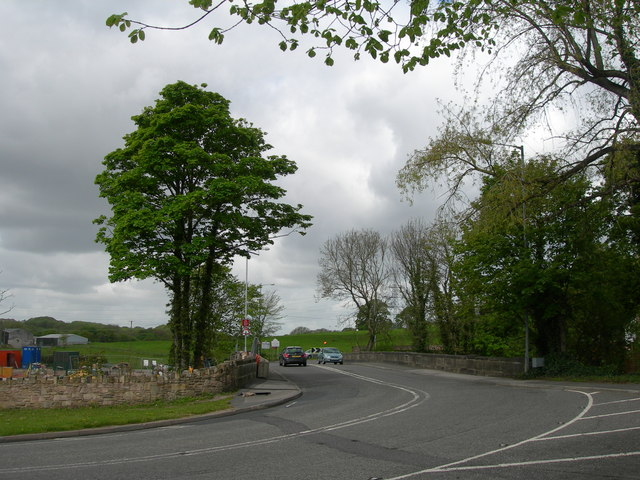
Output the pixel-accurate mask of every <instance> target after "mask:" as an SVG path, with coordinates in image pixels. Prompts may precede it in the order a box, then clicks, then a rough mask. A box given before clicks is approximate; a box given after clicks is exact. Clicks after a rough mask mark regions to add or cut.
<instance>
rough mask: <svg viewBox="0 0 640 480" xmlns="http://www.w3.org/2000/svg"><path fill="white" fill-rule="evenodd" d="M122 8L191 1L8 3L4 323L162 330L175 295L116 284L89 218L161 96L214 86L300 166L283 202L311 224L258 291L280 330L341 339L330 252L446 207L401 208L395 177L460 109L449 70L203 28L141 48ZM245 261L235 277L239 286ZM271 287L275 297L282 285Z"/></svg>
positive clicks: (136, 13) (281, 250) (148, 286)
mask: <svg viewBox="0 0 640 480" xmlns="http://www.w3.org/2000/svg"><path fill="white" fill-rule="evenodd" d="M124 11H127V12H129V14H130V17H131V18H136V19H143V20H145V21H147V22H148V23H153V24H160V25H169V26H179V25H183V24H185V23H188V22H189V21H191V20H193V18H194V17H195V14H196V11H195V10H194V9H193V8H192V7H190V6H189V5H188V3H187V0H184V1H176V0H152V1H151V0H146V1H142V0H136V1H119V0H118V1H117V0H74V1H68V2H50V1H47V0H31V1H28V2H26V1H24V0H2V2H0V16H1V18H3V20H4V21H3V29H2V32H1V33H0V70H1V71H2V72H3V73H2V75H1V76H0V111H1V112H2V114H1V115H0V162H1V166H2V170H1V172H0V290H8V291H9V293H10V294H11V298H9V299H8V300H5V302H3V304H2V305H0V312H1V311H4V310H6V309H7V308H9V307H11V306H13V309H12V311H11V312H9V313H6V314H5V315H4V317H6V318H15V319H17V320H25V319H28V318H31V317H35V316H43V315H49V316H53V317H55V318H56V319H58V320H62V321H65V322H71V321H74V320H84V321H96V322H102V323H109V324H116V325H122V326H128V325H130V324H133V325H135V326H143V327H151V326H156V325H159V324H163V323H166V321H167V317H166V315H165V304H166V302H167V296H166V293H165V291H164V290H163V288H162V287H161V286H160V285H157V284H154V283H153V282H152V281H144V282H129V283H119V284H110V283H109V281H108V279H107V269H108V257H107V255H106V254H105V253H104V251H103V247H102V246H101V245H99V244H96V243H95V242H94V238H95V234H96V227H95V225H93V224H92V220H93V219H94V218H96V217H97V216H99V215H101V214H105V213H108V207H107V204H106V202H105V201H104V200H103V199H100V198H98V190H97V187H96V186H95V185H94V178H95V176H96V175H97V174H98V173H99V172H100V171H101V168H102V165H101V162H102V159H103V158H104V156H105V155H106V154H107V153H109V152H111V151H112V150H114V149H116V148H118V147H120V146H122V145H123V140H122V137H123V135H125V134H126V133H128V132H130V131H132V130H133V129H134V125H133V123H132V121H131V116H132V115H136V114H138V113H139V112H140V111H141V110H142V109H143V108H144V107H145V106H148V105H152V104H153V103H154V101H155V99H157V98H158V93H159V91H160V90H161V89H162V88H163V87H164V86H165V85H167V84H169V83H173V82H175V81H177V80H183V81H185V82H188V83H190V84H200V83H203V82H204V83H207V84H208V89H209V90H212V91H217V92H218V93H220V94H221V95H223V96H224V97H225V98H227V99H228V100H230V101H231V112H232V115H233V116H234V117H242V118H246V119H247V120H249V121H251V122H253V123H254V124H255V125H256V126H258V127H260V128H261V129H262V130H264V131H265V132H266V133H267V141H268V142H269V143H270V144H271V145H273V146H274V152H273V153H279V154H286V155H287V156H288V157H289V158H290V159H292V160H294V161H296V162H297V164H298V167H299V169H298V172H297V173H296V174H295V175H293V176H291V177H289V178H287V179H286V181H285V186H286V188H287V191H288V197H287V201H288V202H290V203H301V204H303V205H304V212H305V213H308V214H311V215H313V216H314V226H313V227H312V228H311V229H310V230H309V232H308V234H307V235H306V236H298V235H296V236H293V237H287V238H282V239H279V240H278V241H277V243H276V244H275V245H274V246H272V247H270V249H269V250H268V251H263V252H261V253H260V255H259V256H258V257H254V258H252V259H251V260H250V261H249V262H248V267H249V268H248V276H249V281H250V282H251V283H262V284H265V285H270V286H268V287H265V289H267V288H268V289H273V290H275V291H276V292H277V294H278V295H279V296H280V297H281V299H282V304H283V305H284V307H285V311H284V315H285V318H284V319H283V322H284V325H283V328H282V331H281V333H288V332H289V331H290V330H291V329H292V328H294V327H297V326H307V327H309V328H320V327H324V328H330V329H335V328H342V326H343V325H342V324H341V323H340V321H341V319H343V318H344V317H345V315H346V313H348V310H346V309H345V308H344V307H342V306H341V305H340V304H337V303H335V302H332V301H329V300H321V301H319V302H318V301H316V299H315V290H316V276H317V273H318V252H319V248H320V246H321V245H322V244H323V243H324V242H325V241H326V240H327V239H328V238H330V237H332V236H335V235H336V234H339V233H342V232H345V231H347V230H349V229H360V228H373V229H377V230H379V231H381V232H383V233H388V232H391V231H393V230H396V229H398V228H399V227H400V226H401V225H402V224H403V223H405V222H406V221H407V220H408V219H410V218H412V217H422V218H427V219H431V218H433V216H434V212H435V210H436V208H437V206H438V205H439V203H440V201H441V198H440V196H439V195H438V194H437V193H432V192H426V193H425V194H423V195H421V196H419V197H416V199H415V202H414V204H413V205H410V204H409V203H407V202H403V201H402V197H401V195H400V193H399V191H398V190H397V188H396V186H395V176H396V173H397V171H398V169H400V168H401V167H402V166H403V165H404V162H405V160H406V158H407V155H408V154H410V153H411V152H413V150H415V149H417V148H421V147H423V146H424V145H425V144H426V143H427V139H428V137H429V136H432V135H434V134H435V133H436V128H437V126H438V124H439V122H440V120H439V118H438V104H437V99H440V100H443V101H445V102H446V101H448V100H450V99H452V98H455V95H456V92H455V90H454V88H453V77H452V65H450V64H448V63H447V62H446V61H439V62H436V63H434V64H433V65H430V66H429V67H428V68H423V69H421V70H419V71H417V72H413V73H410V74H407V75H404V74H403V73H402V72H401V70H400V68H399V67H398V66H396V65H395V64H388V65H382V64H377V63H375V62H372V61H368V60H361V61H359V62H354V61H353V60H352V59H351V57H350V56H349V55H348V54H344V55H337V56H336V65H334V66H333V67H326V66H324V64H323V62H322V58H320V57H321V55H318V57H316V58H315V59H309V58H308V57H307V56H306V55H305V54H304V51H303V49H300V50H299V51H296V52H293V53H292V52H287V53H283V52H281V51H280V50H279V48H278V46H277V45H278V42H279V37H278V36H277V35H276V34H275V33H274V32H273V31H272V30H270V29H268V28H264V27H259V26H244V27H242V28H240V29H237V30H235V31H233V32H231V33H229V34H227V38H226V40H225V43H224V44H223V45H221V46H219V45H214V44H212V43H210V42H209V41H208V40H207V38H206V37H207V31H208V29H207V27H206V26H203V27H202V28H193V29H190V30H188V31H184V32H178V33H169V32H166V33H165V32H157V31H151V32H148V34H147V40H146V41H145V42H142V43H139V44H136V45H131V44H130V43H129V41H128V39H127V37H126V35H124V34H121V33H119V32H117V31H115V30H110V29H108V28H107V27H106V26H105V19H106V18H107V17H108V16H109V15H110V14H112V13H121V12H124ZM245 267H246V264H245V261H244V260H241V261H238V262H237V265H236V266H235V267H234V272H235V273H236V274H237V275H238V276H239V278H240V279H241V280H244V276H245ZM272 284H273V285H272Z"/></svg>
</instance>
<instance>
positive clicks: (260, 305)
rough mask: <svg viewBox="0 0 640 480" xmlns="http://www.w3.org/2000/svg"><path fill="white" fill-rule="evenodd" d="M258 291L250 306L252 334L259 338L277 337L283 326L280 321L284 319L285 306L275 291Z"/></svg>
mask: <svg viewBox="0 0 640 480" xmlns="http://www.w3.org/2000/svg"><path fill="white" fill-rule="evenodd" d="M258 290H259V291H258V293H257V295H256V296H255V298H253V300H252V302H251V304H250V305H249V311H250V312H251V317H252V322H251V330H252V333H253V334H254V335H256V336H258V337H262V336H271V335H275V333H276V332H277V331H278V330H279V329H280V327H281V326H282V322H280V321H279V320H280V319H281V318H282V312H283V311H284V305H282V304H281V303H280V296H279V295H278V294H277V293H276V292H275V291H268V292H265V293H262V289H261V288H258Z"/></svg>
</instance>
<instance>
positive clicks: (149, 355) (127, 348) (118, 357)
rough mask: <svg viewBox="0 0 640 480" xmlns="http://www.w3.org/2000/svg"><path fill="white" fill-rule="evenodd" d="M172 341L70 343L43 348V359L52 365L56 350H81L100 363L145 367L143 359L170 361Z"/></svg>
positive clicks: (93, 360)
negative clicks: (63, 345)
mask: <svg viewBox="0 0 640 480" xmlns="http://www.w3.org/2000/svg"><path fill="white" fill-rule="evenodd" d="M170 348H171V342H170V341H166V340H163V341H135V342H108V343H89V344H87V345H68V346H66V347H55V348H48V347H44V348H43V349H42V360H43V362H44V363H45V364H47V365H50V362H51V361H50V360H49V357H51V356H52V355H53V352H54V351H66V352H79V353H80V356H81V357H82V358H86V359H88V360H89V361H90V362H92V363H93V362H97V361H99V362H100V363H111V364H118V363H128V364H129V365H130V366H131V368H136V369H138V368H144V366H143V360H149V362H148V363H149V364H152V361H154V360H155V361H156V363H157V364H159V365H160V364H162V365H165V364H167V363H168V362H169V349H170Z"/></svg>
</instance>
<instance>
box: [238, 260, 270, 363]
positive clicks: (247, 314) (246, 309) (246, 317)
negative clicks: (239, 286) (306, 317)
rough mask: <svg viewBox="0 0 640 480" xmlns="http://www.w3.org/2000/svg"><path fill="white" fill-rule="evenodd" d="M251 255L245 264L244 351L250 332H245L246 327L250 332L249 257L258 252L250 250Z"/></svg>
mask: <svg viewBox="0 0 640 480" xmlns="http://www.w3.org/2000/svg"><path fill="white" fill-rule="evenodd" d="M263 250H265V251H266V250H269V249H268V248H263ZM248 253H249V255H248V256H247V257H245V264H244V318H243V319H242V336H243V337H244V351H245V352H246V351H247V337H248V336H249V335H248V334H245V329H246V331H247V332H248V330H249V324H248V321H249V313H248V312H249V257H250V255H251V254H252V253H253V254H257V252H248Z"/></svg>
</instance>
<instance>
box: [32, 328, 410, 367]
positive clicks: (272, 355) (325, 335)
mask: <svg viewBox="0 0 640 480" xmlns="http://www.w3.org/2000/svg"><path fill="white" fill-rule="evenodd" d="M274 338H276V339H278V341H279V342H280V347H279V348H278V351H275V350H271V351H268V352H267V351H264V352H261V354H262V355H263V356H265V357H266V358H268V359H270V360H276V359H277V357H278V355H277V354H278V352H279V351H280V350H282V349H283V348H284V347H286V346H288V345H298V346H301V347H302V348H303V349H304V350H307V349H309V348H312V347H324V346H326V347H336V348H338V349H339V350H341V351H343V352H347V353H348V352H351V351H353V349H354V347H356V348H357V347H359V348H362V349H364V347H366V345H367V342H368V340H369V335H368V333H367V332H363V331H359V332H356V331H348V332H319V333H305V334H301V335H276V336H274V337H266V338H263V339H261V340H262V341H265V342H267V341H268V342H271V341H272V340H273V339H274ZM410 344H411V337H410V335H409V333H408V332H407V331H406V330H403V329H397V330H391V331H390V332H389V333H388V334H387V335H383V336H380V338H378V339H377V341H376V350H379V351H381V350H392V349H393V348H394V347H396V346H400V345H410ZM229 345H231V344H230V343H229ZM238 345H240V348H242V347H243V346H244V345H243V343H242V341H240V340H239V341H238ZM170 348H171V342H169V341H135V342H109V343H90V344H87V345H69V346H66V347H55V348H43V350H42V356H43V362H44V363H46V364H48V365H50V363H51V361H50V360H48V359H49V358H51V357H52V355H53V352H54V351H55V350H59V351H72V352H79V353H80V355H81V358H82V359H86V360H85V363H96V362H100V363H110V364H118V363H128V364H129V366H130V367H131V368H134V369H140V368H145V367H144V365H143V361H144V360H148V361H149V362H148V363H149V364H152V361H155V362H156V363H157V364H159V365H160V364H162V365H166V364H168V363H169V349H170ZM232 353H233V348H232V347H231V348H230V347H227V348H226V350H224V351H220V352H216V361H217V362H222V361H224V360H226V359H228V358H229V356H230V355H231V354H232Z"/></svg>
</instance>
